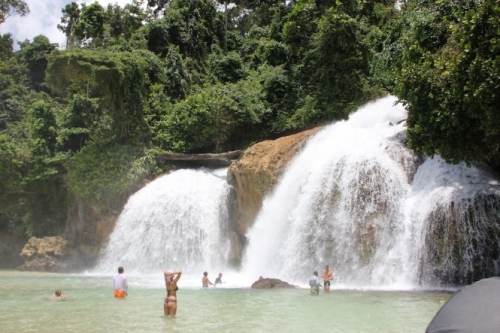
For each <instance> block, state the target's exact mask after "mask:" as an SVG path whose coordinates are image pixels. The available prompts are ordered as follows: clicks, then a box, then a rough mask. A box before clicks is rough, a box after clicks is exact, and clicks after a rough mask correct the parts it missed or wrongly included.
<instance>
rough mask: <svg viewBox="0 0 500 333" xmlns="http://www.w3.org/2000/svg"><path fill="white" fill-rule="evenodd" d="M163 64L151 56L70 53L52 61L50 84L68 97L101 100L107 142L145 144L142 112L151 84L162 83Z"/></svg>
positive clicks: (138, 52)
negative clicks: (136, 142)
mask: <svg viewBox="0 0 500 333" xmlns="http://www.w3.org/2000/svg"><path fill="white" fill-rule="evenodd" d="M162 67H163V66H162V63H161V62H160V60H159V59H158V58H157V57H156V56H154V55H153V54H152V53H151V52H148V51H143V50H136V51H132V52H111V51H104V50H103V51H88V50H71V51H67V52H60V53H57V54H53V55H52V56H51V57H49V65H48V68H47V75H48V77H47V81H48V83H49V85H50V87H51V88H52V89H53V90H54V91H56V92H58V93H59V94H61V95H62V96H67V95H71V94H75V93H78V94H80V95H83V96H86V97H88V98H91V99H98V104H99V110H100V112H101V117H102V122H101V124H102V129H103V132H102V133H103V135H104V138H105V139H106V140H107V139H109V138H115V140H117V141H119V142H127V141H130V140H139V141H142V140H144V139H145V138H144V133H145V132H146V131H145V129H146V124H145V122H144V118H143V113H142V112H143V109H144V107H145V104H147V99H148V96H149V92H150V87H151V85H152V84H154V83H157V82H163V81H164V79H165V76H164V71H163V68H162Z"/></svg>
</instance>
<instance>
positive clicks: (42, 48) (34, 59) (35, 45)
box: [21, 35, 57, 90]
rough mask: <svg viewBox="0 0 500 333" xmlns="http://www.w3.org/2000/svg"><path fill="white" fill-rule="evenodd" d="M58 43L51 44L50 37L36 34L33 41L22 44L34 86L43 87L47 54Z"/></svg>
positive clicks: (38, 88) (37, 88) (35, 87)
mask: <svg viewBox="0 0 500 333" xmlns="http://www.w3.org/2000/svg"><path fill="white" fill-rule="evenodd" d="M56 45H57V44H51V43H50V41H49V39H48V38H47V37H45V36H43V35H39V36H36V37H35V38H33V41H32V42H31V43H24V44H21V47H22V49H21V50H22V53H23V57H24V61H25V63H26V65H27V67H28V76H29V79H30V83H31V86H32V88H34V89H36V90H40V89H41V85H42V83H43V82H44V80H45V69H46V68H47V56H48V55H49V54H50V53H51V52H52V51H54V50H55V49H56V48H57V46H56Z"/></svg>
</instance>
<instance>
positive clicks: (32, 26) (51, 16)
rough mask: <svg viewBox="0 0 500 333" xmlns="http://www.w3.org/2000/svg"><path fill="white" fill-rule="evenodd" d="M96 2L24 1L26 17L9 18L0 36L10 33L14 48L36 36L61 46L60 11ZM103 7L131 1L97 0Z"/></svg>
mask: <svg viewBox="0 0 500 333" xmlns="http://www.w3.org/2000/svg"><path fill="white" fill-rule="evenodd" d="M95 1H96V0H25V2H26V3H27V4H28V7H29V9H30V13H29V14H28V15H26V16H23V17H21V16H19V15H17V16H11V17H9V18H7V20H6V21H5V23H3V24H1V25H0V34H5V33H8V32H10V33H11V34H12V37H13V38H14V48H15V49H17V48H18V47H17V42H18V41H24V40H26V39H28V40H30V41H31V40H33V38H34V37H36V36H38V35H44V36H46V37H47V38H48V39H49V40H50V42H51V43H58V44H63V45H64V43H65V42H66V37H65V36H64V34H63V33H62V32H61V31H60V30H58V29H57V25H58V24H60V23H61V17H62V9H63V8H64V7H65V6H66V5H67V4H68V3H71V2H78V3H87V4H91V3H93V2H95ZM97 2H99V3H100V4H101V5H102V6H103V7H106V6H107V5H108V4H110V3H111V4H113V5H114V4H118V5H119V6H120V7H123V6H125V5H126V4H128V3H131V2H132V0H97Z"/></svg>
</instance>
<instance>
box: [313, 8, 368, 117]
mask: <svg viewBox="0 0 500 333" xmlns="http://www.w3.org/2000/svg"><path fill="white" fill-rule="evenodd" d="M310 46H311V49H310V50H308V51H307V52H306V54H305V57H304V61H303V62H304V71H305V76H308V77H309V78H310V79H309V87H308V89H307V91H308V92H309V94H310V95H311V96H314V97H315V98H316V99H317V101H318V105H320V106H321V108H322V109H324V111H323V114H322V115H321V116H320V119H329V120H331V119H343V118H346V117H347V115H348V114H349V112H350V111H352V109H353V108H354V107H355V106H356V105H359V103H360V102H361V101H362V100H363V92H364V91H363V77H365V76H367V73H368V65H369V61H368V47H367V45H366V44H365V43H364V41H363V39H362V34H361V29H360V25H359V23H358V22H357V21H356V20H355V19H353V18H352V17H350V16H348V15H346V14H345V13H343V12H341V11H340V12H339V11H337V10H336V9H334V8H331V9H329V10H328V11H327V12H326V13H325V14H324V15H323V16H322V18H321V20H320V21H319V23H318V32H317V33H316V34H314V35H313V38H312V41H311V43H310Z"/></svg>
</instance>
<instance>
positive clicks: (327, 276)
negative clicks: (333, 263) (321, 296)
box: [321, 265, 333, 291]
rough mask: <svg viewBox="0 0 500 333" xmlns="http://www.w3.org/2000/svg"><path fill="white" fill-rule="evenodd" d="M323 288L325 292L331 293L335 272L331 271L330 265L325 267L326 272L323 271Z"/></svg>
mask: <svg viewBox="0 0 500 333" xmlns="http://www.w3.org/2000/svg"><path fill="white" fill-rule="evenodd" d="M321 277H322V278H323V286H324V289H325V291H330V282H331V281H332V280H333V272H332V271H331V270H330V267H329V266H328V265H326V266H325V270H324V271H323V275H322V276H321Z"/></svg>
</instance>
